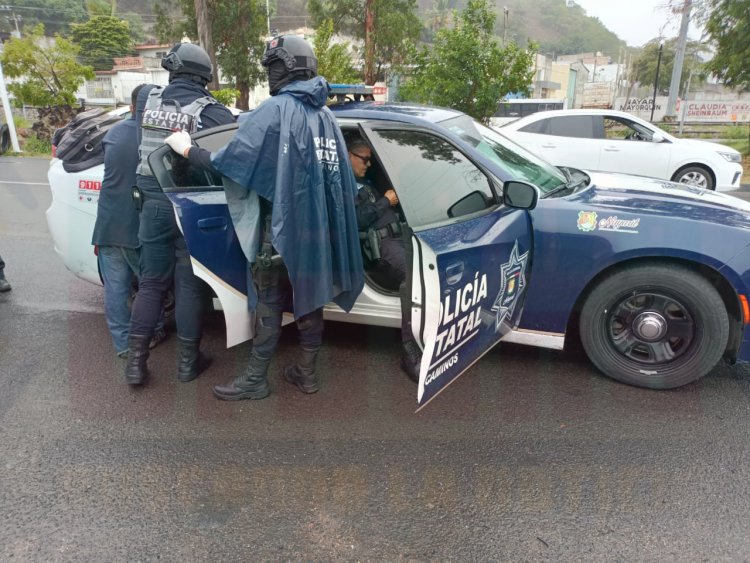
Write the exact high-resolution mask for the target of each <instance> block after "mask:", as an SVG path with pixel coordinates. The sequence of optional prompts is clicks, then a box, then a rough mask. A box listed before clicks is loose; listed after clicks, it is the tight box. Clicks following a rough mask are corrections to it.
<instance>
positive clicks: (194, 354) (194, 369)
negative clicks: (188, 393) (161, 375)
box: [177, 336, 211, 383]
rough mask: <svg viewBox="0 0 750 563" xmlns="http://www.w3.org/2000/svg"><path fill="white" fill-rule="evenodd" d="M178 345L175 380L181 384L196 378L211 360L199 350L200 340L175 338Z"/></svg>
mask: <svg viewBox="0 0 750 563" xmlns="http://www.w3.org/2000/svg"><path fill="white" fill-rule="evenodd" d="M177 340H178V341H179V343H180V352H179V363H178V365H177V379H179V380H180V381H182V382H183V383H187V382H188V381H192V380H193V379H195V378H196V377H198V376H199V375H200V374H201V372H203V371H204V370H205V369H206V368H207V367H208V366H210V365H211V358H209V357H208V356H206V355H205V354H204V353H203V352H201V350H200V345H201V339H200V338H182V337H181V336H178V337H177Z"/></svg>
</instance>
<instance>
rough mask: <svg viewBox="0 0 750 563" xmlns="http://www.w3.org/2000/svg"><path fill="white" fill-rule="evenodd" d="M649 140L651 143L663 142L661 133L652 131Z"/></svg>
mask: <svg viewBox="0 0 750 563" xmlns="http://www.w3.org/2000/svg"><path fill="white" fill-rule="evenodd" d="M651 142H652V143H663V142H664V135H662V134H661V133H654V134H653V135H652V136H651Z"/></svg>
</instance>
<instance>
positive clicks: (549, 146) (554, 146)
mask: <svg viewBox="0 0 750 563" xmlns="http://www.w3.org/2000/svg"><path fill="white" fill-rule="evenodd" d="M542 148H543V149H556V148H557V145H542Z"/></svg>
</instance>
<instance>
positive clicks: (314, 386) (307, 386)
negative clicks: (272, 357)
mask: <svg viewBox="0 0 750 563" xmlns="http://www.w3.org/2000/svg"><path fill="white" fill-rule="evenodd" d="M317 356H318V351H317V350H305V349H303V350H302V358H301V359H300V361H299V362H298V363H297V364H295V365H293V366H286V367H285V368H284V379H286V380H287V381H288V382H289V383H293V384H295V385H296V386H297V387H299V390H300V391H302V392H303V393H317V391H318V389H320V387H318V377H317V376H316V375H315V359H316V358H317Z"/></svg>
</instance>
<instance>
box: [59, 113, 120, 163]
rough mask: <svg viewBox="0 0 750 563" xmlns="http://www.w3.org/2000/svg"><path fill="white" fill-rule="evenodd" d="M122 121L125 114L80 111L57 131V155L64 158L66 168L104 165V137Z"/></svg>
mask: <svg viewBox="0 0 750 563" xmlns="http://www.w3.org/2000/svg"><path fill="white" fill-rule="evenodd" d="M121 120H122V116H119V115H110V114H109V112H107V111H106V110H104V109H101V108H94V109H90V110H87V111H84V112H81V113H79V114H78V115H77V116H75V117H74V118H73V119H72V120H71V121H70V123H68V124H67V125H66V126H65V127H62V128H60V129H58V130H57V131H55V134H54V135H53V136H52V144H53V145H55V146H56V147H57V149H56V153H55V156H57V158H59V159H60V160H62V162H63V168H64V169H65V171H66V172H80V171H81V170H86V169H87V168H91V167H92V166H96V165H97V164H102V163H103V162H104V147H103V146H102V139H104V135H105V134H106V133H107V131H109V129H111V128H112V127H113V126H114V125H116V124H118V123H119V122H120V121H121Z"/></svg>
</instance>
